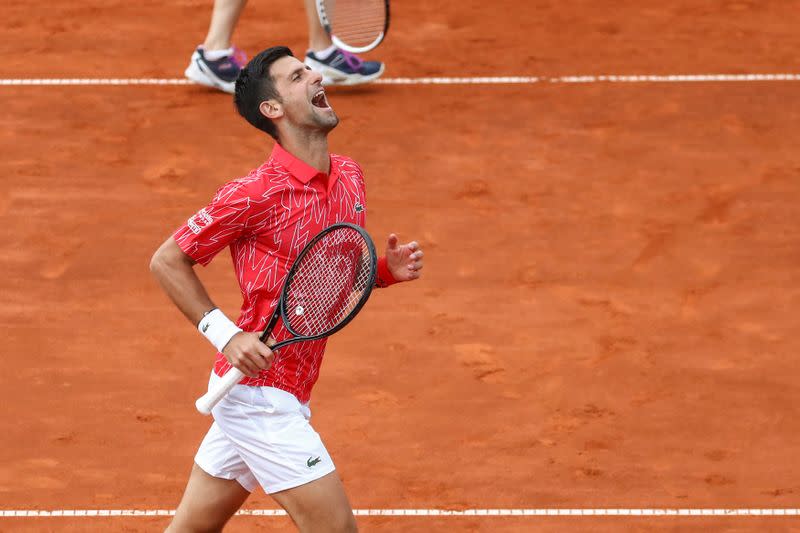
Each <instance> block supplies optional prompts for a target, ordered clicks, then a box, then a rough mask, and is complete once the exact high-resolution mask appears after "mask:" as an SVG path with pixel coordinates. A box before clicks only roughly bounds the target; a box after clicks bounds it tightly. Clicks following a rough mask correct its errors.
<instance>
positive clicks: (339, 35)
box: [316, 0, 389, 54]
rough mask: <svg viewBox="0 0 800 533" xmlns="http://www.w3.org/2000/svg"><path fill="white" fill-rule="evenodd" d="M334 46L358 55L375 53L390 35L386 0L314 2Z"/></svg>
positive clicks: (317, 0) (327, 0)
mask: <svg viewBox="0 0 800 533" xmlns="http://www.w3.org/2000/svg"><path fill="white" fill-rule="evenodd" d="M316 4H317V14H318V15H319V20H320V23H321V24H322V26H323V27H324V28H325V31H327V32H328V35H330V37H331V41H333V44H335V45H336V46H337V48H340V49H342V50H346V51H348V52H351V53H354V54H359V53H363V52H369V51H370V50H374V49H375V48H376V47H377V46H378V45H379V44H381V42H383V40H384V38H386V34H387V33H388V32H389V0H316Z"/></svg>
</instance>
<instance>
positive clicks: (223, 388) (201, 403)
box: [194, 367, 244, 415]
mask: <svg viewBox="0 0 800 533" xmlns="http://www.w3.org/2000/svg"><path fill="white" fill-rule="evenodd" d="M243 377H244V374H242V371H241V370H239V369H238V368H235V367H234V368H231V369H230V370H228V373H227V374H225V375H224V376H222V378H220V380H219V381H218V382H217V383H215V384H214V386H212V387H211V389H210V390H209V391H208V392H207V393H205V394H203V395H202V396H201V397H199V398H198V399H197V401H196V402H194V406H195V407H197V410H198V411H200V412H201V413H202V414H204V415H210V414H211V410H212V409H213V408H214V406H215V405H217V404H218V403H219V401H220V400H221V399H222V398H224V397H225V395H226V394H228V392H230V390H231V389H232V388H233V387H234V386H235V385H236V384H237V383H239V382H240V381H242V378H243Z"/></svg>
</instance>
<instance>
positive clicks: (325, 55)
mask: <svg viewBox="0 0 800 533" xmlns="http://www.w3.org/2000/svg"><path fill="white" fill-rule="evenodd" d="M335 51H336V45H334V44H332V45H330V46H329V47H328V48H326V49H325V50H320V51H319V52H318V51H316V50H312V52H314V55H315V56H316V58H317V59H321V60H323V61H325V60H326V59H328V58H329V57H330V56H331V54H332V53H334V52H335Z"/></svg>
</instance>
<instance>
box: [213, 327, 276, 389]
mask: <svg viewBox="0 0 800 533" xmlns="http://www.w3.org/2000/svg"><path fill="white" fill-rule="evenodd" d="M260 336H261V335H259V334H258V333H248V332H246V331H240V332H239V333H237V334H236V335H234V336H233V337H231V340H230V341H229V342H228V344H226V345H225V348H223V350H222V354H223V355H224V356H225V358H226V359H227V360H228V362H229V363H230V364H231V365H233V366H234V367H235V368H238V369H239V370H241V371H242V373H243V374H244V375H245V376H248V377H251V378H255V377H258V374H259V372H261V371H262V370H267V369H268V368H269V367H270V365H272V360H273V359H274V358H275V355H274V354H273V353H272V350H270V349H269V346H267V345H266V344H264V343H263V342H261V340H260V339H259V337H260ZM271 340H272V339H270V341H271Z"/></svg>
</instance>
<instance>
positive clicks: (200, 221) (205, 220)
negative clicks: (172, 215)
mask: <svg viewBox="0 0 800 533" xmlns="http://www.w3.org/2000/svg"><path fill="white" fill-rule="evenodd" d="M213 220H214V219H213V218H211V215H209V214H208V211H206V210H205V208H203V209H201V210H200V211H198V212H197V213H196V214H194V215H192V216H191V217H189V221H188V222H187V223H186V225H187V226H189V231H191V232H192V233H194V234H195V235H198V234H199V233H200V232H201V231H203V228H205V227H207V226H208V225H209V224H211V222H213Z"/></svg>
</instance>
